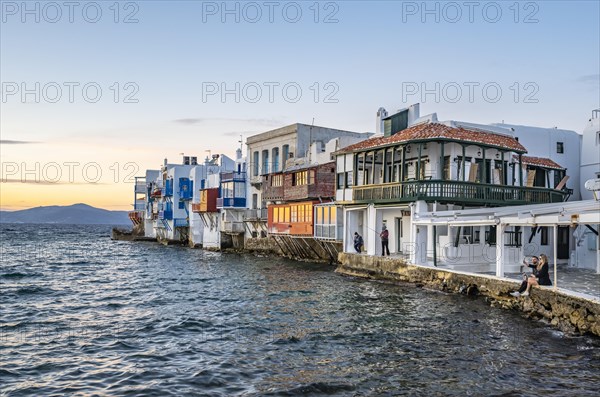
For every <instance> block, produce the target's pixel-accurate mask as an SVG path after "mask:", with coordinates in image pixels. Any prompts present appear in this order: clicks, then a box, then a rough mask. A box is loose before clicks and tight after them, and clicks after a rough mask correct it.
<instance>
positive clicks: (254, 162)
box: [252, 151, 259, 176]
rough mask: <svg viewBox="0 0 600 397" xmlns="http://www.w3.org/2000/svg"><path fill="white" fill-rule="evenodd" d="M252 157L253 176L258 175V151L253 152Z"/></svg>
mask: <svg viewBox="0 0 600 397" xmlns="http://www.w3.org/2000/svg"><path fill="white" fill-rule="evenodd" d="M253 158H254V160H253V167H254V170H253V172H252V174H253V175H254V176H258V170H259V166H258V151H256V152H254V154H253Z"/></svg>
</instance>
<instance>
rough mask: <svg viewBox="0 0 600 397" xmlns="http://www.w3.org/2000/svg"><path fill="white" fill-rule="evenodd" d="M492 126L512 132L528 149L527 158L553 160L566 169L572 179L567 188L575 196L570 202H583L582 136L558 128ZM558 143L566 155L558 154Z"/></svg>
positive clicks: (509, 125) (499, 124)
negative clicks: (581, 173)
mask: <svg viewBox="0 0 600 397" xmlns="http://www.w3.org/2000/svg"><path fill="white" fill-rule="evenodd" d="M492 125H493V126H498V127H503V128H507V129H508V130H509V131H511V133H512V136H514V137H517V138H519V143H521V144H522V145H523V146H525V148H526V149H527V156H535V157H547V158H551V159H552V160H554V161H555V162H557V163H558V164H560V165H561V166H563V167H565V168H566V169H567V175H568V176H569V177H570V179H569V181H568V182H567V187H568V188H570V189H573V195H572V196H571V198H570V199H569V201H573V200H581V193H580V189H581V188H580V178H579V167H580V163H581V161H580V159H581V137H582V136H581V135H580V134H578V133H577V132H575V131H572V130H563V129H558V128H541V127H531V126H524V125H516V124H502V123H496V124H492ZM557 142H563V143H564V153H557V151H556V143H557ZM525 180H526V178H525ZM551 182H553V180H551Z"/></svg>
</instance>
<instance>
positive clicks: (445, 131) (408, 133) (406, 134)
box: [338, 123, 527, 153]
mask: <svg viewBox="0 0 600 397" xmlns="http://www.w3.org/2000/svg"><path fill="white" fill-rule="evenodd" d="M436 139H439V140H455V141H462V142H467V143H473V144H483V145H488V146H493V147H497V148H502V149H507V150H512V151H514V152H517V153H527V149H525V147H524V146H523V145H521V144H520V143H519V141H517V140H516V139H515V138H513V137H511V136H509V135H502V134H497V133H493V132H488V131H480V130H476V129H468V128H464V127H450V126H448V125H445V124H440V123H424V124H418V125H415V126H412V127H410V128H407V129H405V130H403V131H400V132H398V133H396V134H394V135H392V136H387V137H375V138H371V139H366V140H364V141H361V142H358V143H355V144H353V145H350V146H347V147H345V148H343V149H341V150H339V151H338V153H349V152H353V151H361V150H364V149H371V148H376V147H380V146H388V145H393V144H396V143H405V142H410V141H425V140H436Z"/></svg>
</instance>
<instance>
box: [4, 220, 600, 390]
mask: <svg viewBox="0 0 600 397" xmlns="http://www.w3.org/2000/svg"><path fill="white" fill-rule="evenodd" d="M1 228H2V245H1V250H2V251H1V253H2V256H1V261H2V262H1V271H0V288H1V297H0V305H1V312H0V313H1V317H0V327H1V328H0V329H1V334H0V355H1V357H2V358H1V361H0V362H1V366H0V368H1V369H0V384H1V385H2V386H1V391H2V393H6V394H7V395H10V396H13V395H15V396H18V395H23V396H25V395H27V396H30V395H36V396H38V395H52V394H54V395H67V394H77V393H79V394H81V395H86V394H99V395H125V394H133V395H156V396H169V395H173V396H180V395H223V396H230V395H295V394H306V393H313V394H330V395H340V396H347V395H386V394H392V395H457V396H459V395H460V396H464V395H478V396H479V395H486V396H487V395H507V396H508V395H514V396H517V395H528V396H529V395H540V396H541V395H549V394H552V395H563V396H569V395H571V396H584V395H596V392H595V390H596V389H597V385H598V383H599V382H600V342H599V341H598V340H597V339H592V338H588V337H577V338H572V337H565V336H564V335H562V334H561V333H559V332H557V331H555V330H553V329H551V328H549V327H548V326H546V325H545V324H543V323H537V322H531V321H529V320H525V319H523V318H522V317H521V316H520V315H519V314H517V313H515V312H509V311H502V310H500V309H494V308H490V307H488V306H487V305H486V304H485V303H484V302H483V301H482V300H477V299H472V298H468V297H465V296H457V295H446V294H443V293H439V292H434V291H427V290H423V289H419V288H416V287H414V286H413V285H399V286H398V285H390V284H384V283H376V282H370V281H364V280H354V279H349V278H345V277H341V276H339V275H337V274H335V273H333V272H332V268H330V267H327V266H322V265H313V264H306V263H296V262H292V261H287V260H284V259H280V258H257V257H254V256H249V255H232V254H227V255H225V254H223V255H221V254H219V253H211V252H204V251H201V250H191V249H187V248H181V247H163V246H159V245H157V244H152V243H129V242H113V241H111V240H110V239H109V238H108V235H109V233H108V232H109V230H108V229H107V228H105V227H94V226H77V227H66V226H59V227H49V226H40V227H34V226H27V225H2V226H1Z"/></svg>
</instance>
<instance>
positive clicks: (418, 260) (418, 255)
mask: <svg viewBox="0 0 600 397" xmlns="http://www.w3.org/2000/svg"><path fill="white" fill-rule="evenodd" d="M423 212H427V203H426V202H424V201H417V202H415V204H414V206H413V207H412V217H411V228H410V238H411V243H412V247H411V255H410V259H411V263H414V264H418V265H424V264H426V263H427V234H428V233H427V230H428V229H426V228H425V227H423V226H421V227H419V226H416V225H415V224H413V223H412V220H413V219H415V216H416V215H418V214H421V213H423ZM428 227H429V226H427V228H428ZM432 230H433V229H432Z"/></svg>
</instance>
